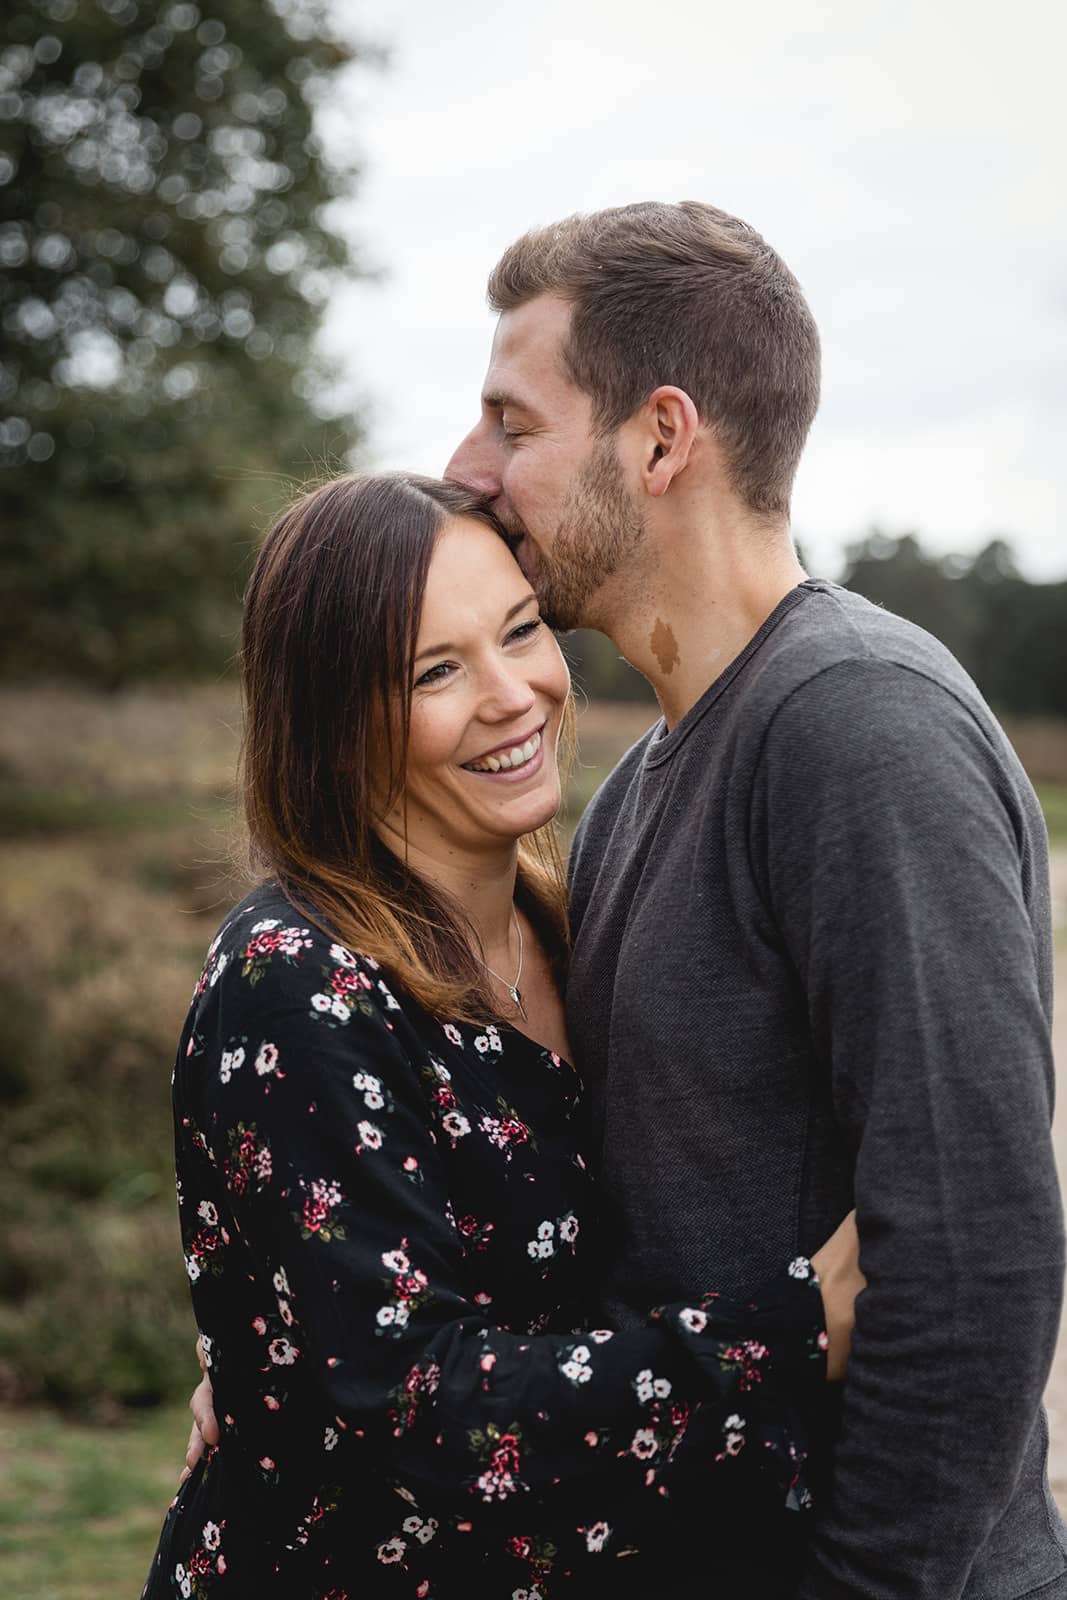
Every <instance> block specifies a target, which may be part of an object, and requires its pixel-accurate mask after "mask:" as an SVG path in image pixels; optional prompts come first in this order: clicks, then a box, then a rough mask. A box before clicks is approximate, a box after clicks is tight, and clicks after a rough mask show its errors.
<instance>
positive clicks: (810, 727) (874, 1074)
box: [448, 204, 1067, 1600]
mask: <svg viewBox="0 0 1067 1600" xmlns="http://www.w3.org/2000/svg"><path fill="white" fill-rule="evenodd" d="M489 295H490V301H491V303H492V305H493V306H494V308H495V309H496V310H497V311H498V312H499V313H500V319H499V323H498V327H497V332H496V338H495V341H494V345H493V353H492V357H491V360H490V366H489V372H488V376H487V379H486V383H485V388H484V392H483V396H482V414H481V418H480V420H479V422H478V424H477V426H476V427H475V428H474V429H473V431H472V432H471V433H470V434H469V436H468V437H467V438H466V439H465V440H464V442H463V443H462V444H461V445H460V447H459V449H458V450H457V452H456V454H455V456H454V457H453V459H452V462H451V463H450V465H449V468H448V476H450V477H453V478H455V479H457V480H458V481H460V482H462V483H464V484H466V485H468V486H469V487H472V488H475V489H477V490H479V491H481V492H482V493H484V494H485V495H487V496H488V498H489V499H490V500H491V502H492V504H493V506H494V508H495V510H496V511H497V513H498V515H499V516H500V517H501V519H502V520H503V522H504V524H505V525H506V526H507V527H508V528H509V529H510V531H511V532H512V533H513V535H514V537H515V540H516V550H517V553H518V557H519V560H520V562H521V563H522V564H523V566H524V568H525V570H526V571H527V572H528V574H529V575H530V576H531V577H532V579H533V581H534V582H535V585H536V587H537V589H538V592H539V595H540V596H541V598H542V601H543V605H544V610H545V613H546V615H547V616H548V618H549V620H550V621H552V622H553V623H554V624H555V625H556V626H557V627H560V628H564V629H567V628H573V627H576V626H583V627H593V628H598V629H600V630H601V631H602V632H604V633H606V634H607V635H608V636H609V637H610V638H611V639H612V640H613V641H614V643H615V644H616V645H617V646H618V648H619V650H620V651H621V653H622V654H623V655H624V656H625V657H626V659H627V660H628V661H630V662H631V663H632V664H633V665H634V666H635V667H637V668H638V670H640V671H641V672H643V673H644V674H645V676H646V677H647V678H648V679H649V681H650V682H651V683H652V685H653V687H654V689H655V691H656V694H657V696H658V698H659V703H660V706H661V709H662V711H663V719H664V720H663V723H662V724H660V725H658V726H657V727H656V728H654V729H652V730H651V732H650V733H649V734H648V735H646V737H645V738H644V739H642V740H641V741H639V743H638V744H637V745H636V746H635V747H634V749H632V750H631V751H630V752H629V753H628V754H627V755H626V756H624V757H623V759H622V761H621V762H620V764H619V766H618V767H617V768H616V770H615V771H614V772H613V773H612V775H611V776H610V777H609V778H608V780H607V781H606V783H605V784H604V786H603V788H602V789H601V791H600V793H599V794H598V796H597V797H596V799H595V800H594V801H593V803H592V805H591V807H590V808H589V810H588V811H587V813H586V815H585V817H584V818H583V819H582V823H581V825H580V827H579V830H578V834H577V838H576V841H575V846H574V850H573V856H572V869H571V875H572V892H573V919H574V941H575V942H574V959H573V965H572V971H571V977H570V981H569V987H568V1018H569V1025H570V1031H571V1038H572V1041H573V1044H574V1046H575V1049H576V1052H577V1057H578V1060H579V1061H580V1062H581V1063H582V1066H583V1069H584V1071H585V1073H586V1075H587V1079H588V1083H589V1088H590V1092H591V1097H592V1104H593V1112H594V1119H595V1138H596V1142H595V1144H594V1150H593V1154H594V1156H595V1157H596V1158H597V1159H598V1160H599V1162H600V1164H601V1172H602V1178H603V1183H604V1187H605V1193H606V1196H607V1201H608V1204H609V1207H610V1212H609V1217H610V1222H611V1224H612V1225H611V1226H610V1227H609V1228H608V1230H607V1231H608V1235H609V1238H610V1240H611V1242H612V1244H613V1247H614V1248H613V1249H612V1253H611V1256H610V1259H609V1260H608V1261H607V1262H606V1263H605V1270H606V1278H605V1300H606V1304H607V1306H608V1309H609V1310H610V1312H611V1313H612V1315H614V1316H615V1317H616V1318H617V1319H618V1320H619V1322H620V1323H622V1324H626V1323H628V1322H633V1321H634V1320H635V1319H636V1318H638V1317H640V1316H641V1315H642V1314H643V1311H644V1308H645V1307H647V1306H648V1305H649V1304H652V1303H656V1302H659V1301H661V1300H665V1299H670V1298H672V1297H673V1296H676V1295H677V1294H679V1293H684V1292H685V1287H684V1286H686V1285H692V1284H693V1283H701V1282H706V1283H714V1284H716V1285H718V1286H720V1287H721V1288H722V1289H723V1290H725V1291H731V1290H734V1291H736V1290H741V1289H743V1288H744V1287H745V1286H747V1285H751V1284H753V1283H757V1282H759V1281H760V1280H761V1278H763V1277H766V1276H767V1275H768V1273H769V1272H771V1271H773V1270H774V1268H775V1266H776V1265H777V1264H778V1263H779V1262H781V1261H782V1260H785V1259H788V1256H789V1254H790V1252H793V1251H795V1250H798V1249H799V1250H802V1251H811V1250H812V1249H814V1248H815V1247H816V1245H818V1243H819V1242H820V1240H822V1239H823V1238H825V1237H826V1235H827V1233H828V1232H829V1231H830V1230H831V1228H832V1226H833V1225H834V1224H835V1223H836V1222H837V1221H838V1220H839V1218H840V1217H841V1215H842V1214H843V1213H844V1212H845V1211H846V1210H847V1209H848V1208H849V1206H850V1205H851V1204H852V1203H853V1198H854V1200H855V1205H856V1207H857V1219H858V1224H859V1229H860V1237H861V1263H862V1267H863V1271H864V1273H865V1275H866V1277H867V1279H868V1284H869V1287H868V1289H867V1290H866V1292H865V1293H864V1294H863V1295H862V1296H861V1297H860V1301H859V1303H858V1305H857V1322H856V1330H855V1335H854V1339H853V1346H852V1355H851V1361H850V1368H849V1377H848V1381H847V1384H846V1387H845V1392H844V1396H843V1402H842V1405H841V1414H840V1417H839V1419H838V1418H835V1417H833V1416H831V1415H830V1406H829V1404H828V1407H827V1417H826V1419H825V1422H826V1431H827V1445H826V1448H827V1451H828V1450H829V1443H830V1441H831V1440H832V1439H833V1438H835V1437H836V1450H835V1453H834V1462H833V1470H832V1476H831V1478H830V1481H829V1483H828V1484H827V1486H826V1487H825V1491H824V1492H823V1493H822V1494H821V1495H820V1496H819V1500H820V1506H819V1509H818V1512H817V1515H816V1517H815V1519H814V1521H812V1519H810V1518H807V1517H805V1516H804V1515H803V1514H799V1513H785V1512H783V1514H782V1523H781V1526H780V1527H778V1528H775V1529H764V1530H762V1533H763V1535H764V1536H763V1537H761V1536H760V1534H761V1530H755V1537H754V1538H752V1539H751V1540H750V1541H749V1543H748V1546H747V1548H742V1549H741V1550H740V1551H739V1552H738V1553H737V1554H736V1556H735V1557H731V1556H729V1555H728V1554H726V1553H725V1552H724V1553H723V1555H722V1559H721V1560H720V1559H719V1557H718V1553H717V1551H716V1550H715V1549H712V1550H710V1551H709V1549H708V1547H707V1546H706V1545H705V1544H703V1543H702V1533H703V1530H701V1529H695V1530H694V1531H693V1535H692V1540H691V1543H690V1544H689V1545H688V1551H687V1549H685V1548H683V1549H682V1550H681V1552H680V1553H681V1557H682V1559H681V1560H680V1562H679V1571H684V1570H685V1566H686V1560H687V1554H693V1555H694V1557H695V1559H696V1560H697V1561H698V1562H699V1565H698V1567H697V1570H698V1572H699V1573H701V1574H702V1575H703V1577H704V1579H705V1585H706V1586H705V1588H703V1589H702V1590H701V1592H707V1593H708V1594H712V1593H714V1594H716V1595H719V1594H721V1595H722V1596H723V1597H724V1600H727V1597H729V1600H733V1597H734V1596H738V1597H752V1600H771V1597H773V1596H778V1595H783V1596H785V1595H792V1594H794V1593H799V1594H800V1595H802V1596H804V1597H806V1600H837V1597H844V1596H848V1597H857V1600H858V1597H860V1596H871V1597H884V1600H890V1597H893V1600H896V1597H901V1600H903V1597H905V1596H907V1597H909V1600H952V1597H954V1596H959V1595H966V1596H973V1597H974V1600H1009V1597H1019V1596H1026V1595H1037V1594H1040V1595H1041V1597H1042V1600H1063V1597H1067V1532H1065V1529H1064V1526H1063V1523H1062V1521H1061V1519H1060V1517H1059V1515H1058V1513H1057V1511H1056V1509H1055V1506H1054V1504H1053V1502H1052V1499H1051V1496H1050V1494H1049V1490H1048V1485H1047V1481H1046V1476H1045V1454H1046V1448H1047V1432H1046V1426H1045V1421H1044V1417H1043V1414H1042V1412H1041V1405H1040V1401H1041V1394H1042V1390H1043V1387H1044V1383H1045V1379H1046V1377H1047V1373H1048V1369H1049V1364H1050V1361H1051V1356H1052V1351H1053V1346H1054V1341H1055V1336H1056V1329H1057V1323H1058V1317H1059V1308H1060V1298H1061V1291H1062V1276H1063V1232H1062V1216H1061V1206H1060V1199H1059V1191H1058V1185H1057V1179H1056V1173H1055V1169H1054V1163H1053V1157H1052V1150H1051V1142H1050V1134H1049V1124H1050V1118H1051V1104H1052V1060H1051V1047H1050V1012H1051V935H1050V919H1049V897H1048V876H1047V853H1046V841H1045V835H1044V828H1043V823H1042V819H1041V815H1040V811H1039V809H1038V806H1037V802H1036V799H1035V797H1034V794H1033V791H1032V789H1031V787H1030V785H1029V783H1028V782H1027V780H1026V778H1025V776H1024V774H1023V772H1022V770H1021V768H1020V766H1019V764H1018V762H1017V760H1016V758H1015V756H1014V754H1013V753H1012V751H1011V749H1010V747H1009V745H1008V743H1007V741H1006V739H1005V737H1004V735H1003V733H1002V732H1001V730H1000V728H999V727H998V725H997V724H996V722H995V720H994V718H993V717H992V715H991V713H990V712H989V710H988V708H987V707H986V705H985V704H984V702H983V701H982V699H981V697H980V696H979V694H978V692H977V690H976V689H975V687H974V685H973V684H972V683H971V681H970V680H969V679H968V678H967V676H966V675H965V674H964V672H963V671H962V669H961V668H960V667H959V665H958V664H957V663H956V662H955V661H954V659H953V658H952V657H951V656H950V655H949V654H948V652H947V651H945V650H944V649H942V648H941V647H940V646H939V645H938V644H937V643H936V642H935V641H934V640H932V639H931V638H930V637H929V636H928V635H926V634H924V633H923V632H921V631H920V630H919V629H916V628H914V627H912V626H910V625H909V624H907V623H905V622H902V621H901V620H899V619H897V618H895V617H892V616H890V615H888V614H886V613H885V612H883V611H881V610H879V609H878V608H876V607H874V606H871V605H869V604H868V603H867V602H865V601H863V600H861V599H859V598H858V597H856V596H853V595H850V594H849V593H847V592H846V591H844V590H842V589H840V588H837V587H836V586H835V585H833V584H829V583H825V582H821V581H814V582H813V581H810V580H806V579H805V575H804V573H803V571H802V570H801V568H800V566H799V565H798V562H797V559H796V555H795V553H794V549H793V546H792V544H791V540H790V533H789V494H790V488H791V484H792V480H793V476H794V473H795V470H796V465H797V461H798V458H799V456H800V453H801V449H802V447H803V444H804V440H805V437H806V434H807V431H808V428H809V426H810V423H811V420H812V418H813V416H814V413H815V409H816V404H817V398H818V369H819V352H818V338H817V334H816V330H815V326H814V323H813V321H812V318H811V315H810V312H809V310H808V308H807V306H806V304H805V302H804V299H803V296H802V294H801V292H800V289H799V287H798V285H797V283H796V281H795V279H794V278H793V277H792V275H791V274H790V273H789V271H788V270H787V268H786V267H785V266H784V264H783V263H782V261H781V260H780V259H779V258H778V256H777V255H776V254H775V253H774V252H773V251H772V250H771V249H770V248H769V247H768V246H767V245H766V244H765V243H764V241H763V240H762V239H761V238H760V237H759V235H758V234H756V233H754V232H753V231H752V230H751V229H750V228H748V227H747V226H746V225H745V224H743V223H741V222H739V221H738V220H737V219H735V218H733V217H730V216H727V215H725V214H724V213H722V212H719V211H716V210H714V209H712V208H711V207H708V206H703V205H696V204H683V205H677V206H672V205H658V204H651V205H636V206H627V207H623V208H620V209H617V210H611V211H606V212H601V213H599V214H597V215H594V216H589V217H583V218H572V219H571V220H569V221H566V222H563V223H561V224H559V225H557V226H554V227H550V228H546V229H542V230H538V231H535V232H533V233H531V234H528V235H526V236H525V237H524V238H522V239H520V240H519V241H518V242H517V243H516V244H515V245H513V246H512V247H511V248H510V249H509V250H508V251H507V252H506V253H505V255H504V257H503V258H502V260H501V261H500V263H499V264H498V266H497V267H496V269H495V270H494V272H493V274H492V276H491V278H490V284H489ZM798 1529H802V1530H803V1532H802V1535H801V1537H799V1538H798V1537H796V1531H797V1530H798ZM679 1542H680V1545H683V1546H684V1545H685V1540H684V1539H680V1541H679ZM738 1542H740V1543H741V1544H742V1546H744V1543H745V1541H744V1540H741V1541H737V1540H735V1541H732V1543H733V1545H734V1547H735V1548H736V1546H737V1544H738ZM726 1543H728V1544H729V1543H731V1541H726ZM656 1570H657V1571H658V1568H657V1569H656ZM650 1582H654V1580H652V1579H650ZM682 1582H683V1580H682V1579H681V1578H679V1583H678V1588H677V1592H678V1593H682V1592H685V1593H690V1592H694V1591H693V1590H692V1588H690V1587H688V1586H687V1587H685V1588H684V1590H683V1588H682ZM649 1592H652V1591H651V1590H650V1591H649ZM656 1592H659V1593H667V1592H668V1590H667V1589H665V1588H664V1587H662V1584H658V1583H657V1584H656ZM669 1592H671V1593H673V1592H675V1590H674V1589H673V1588H672V1589H671V1590H670V1591H669Z"/></svg>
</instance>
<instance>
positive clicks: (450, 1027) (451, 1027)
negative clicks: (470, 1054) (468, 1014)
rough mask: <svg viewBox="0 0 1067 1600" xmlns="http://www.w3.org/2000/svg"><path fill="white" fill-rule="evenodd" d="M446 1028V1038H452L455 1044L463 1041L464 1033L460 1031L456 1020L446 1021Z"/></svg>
mask: <svg viewBox="0 0 1067 1600" xmlns="http://www.w3.org/2000/svg"><path fill="white" fill-rule="evenodd" d="M444 1030H445V1038H446V1039H450V1040H451V1042H452V1043H453V1044H462V1043H463V1035H462V1034H461V1033H460V1031H459V1029H458V1028H457V1027H456V1025H455V1023H454V1022H446V1023H445V1024H444Z"/></svg>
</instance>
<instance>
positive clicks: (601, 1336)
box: [588, 1328, 615, 1344]
mask: <svg viewBox="0 0 1067 1600" xmlns="http://www.w3.org/2000/svg"><path fill="white" fill-rule="evenodd" d="M588 1337H589V1338H590V1339H592V1341H593V1343H594V1344H607V1342H608V1340H609V1339H614V1337H615V1335H614V1334H613V1333H612V1331H611V1329H610V1328H594V1329H593V1331H592V1333H590V1334H589V1335H588Z"/></svg>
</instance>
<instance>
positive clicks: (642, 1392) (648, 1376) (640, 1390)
mask: <svg viewBox="0 0 1067 1600" xmlns="http://www.w3.org/2000/svg"><path fill="white" fill-rule="evenodd" d="M634 1390H635V1392H636V1394H637V1398H638V1399H639V1400H640V1401H641V1403H642V1404H644V1403H645V1402H646V1401H648V1400H651V1399H652V1395H653V1392H654V1391H653V1388H652V1371H651V1368H649V1367H646V1368H645V1370H644V1371H643V1372H639V1373H638V1374H637V1377H636V1378H635V1379H634Z"/></svg>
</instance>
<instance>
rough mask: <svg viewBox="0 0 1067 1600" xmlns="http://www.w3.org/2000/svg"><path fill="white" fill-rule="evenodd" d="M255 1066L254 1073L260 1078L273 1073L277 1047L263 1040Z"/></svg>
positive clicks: (276, 1059) (276, 1058)
mask: <svg viewBox="0 0 1067 1600" xmlns="http://www.w3.org/2000/svg"><path fill="white" fill-rule="evenodd" d="M255 1065H256V1072H257V1073H258V1074H259V1076H260V1077H261V1078H265V1077H266V1076H267V1074H268V1073H269V1072H273V1071H274V1070H275V1068H276V1067H277V1065H278V1046H277V1045H276V1044H271V1043H270V1042H269V1041H268V1040H266V1039H264V1041H263V1043H262V1044H261V1045H260V1047H259V1054H258V1055H257V1056H256V1063H255Z"/></svg>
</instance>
